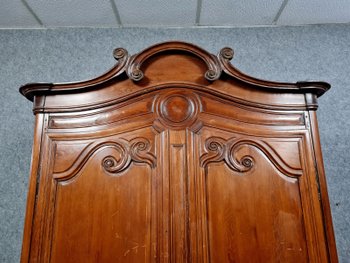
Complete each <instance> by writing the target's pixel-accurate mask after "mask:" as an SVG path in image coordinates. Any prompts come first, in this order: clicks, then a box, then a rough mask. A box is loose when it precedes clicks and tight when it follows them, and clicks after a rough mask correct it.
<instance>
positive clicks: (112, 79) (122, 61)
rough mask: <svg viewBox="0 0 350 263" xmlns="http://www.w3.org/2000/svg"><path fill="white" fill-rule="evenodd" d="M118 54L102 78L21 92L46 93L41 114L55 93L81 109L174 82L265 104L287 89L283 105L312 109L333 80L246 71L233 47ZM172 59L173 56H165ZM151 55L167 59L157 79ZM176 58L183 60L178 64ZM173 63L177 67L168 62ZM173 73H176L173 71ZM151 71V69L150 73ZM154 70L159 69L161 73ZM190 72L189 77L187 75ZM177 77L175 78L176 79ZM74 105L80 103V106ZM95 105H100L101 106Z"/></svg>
mask: <svg viewBox="0 0 350 263" xmlns="http://www.w3.org/2000/svg"><path fill="white" fill-rule="evenodd" d="M113 54H114V57H115V58H116V59H117V60H118V63H117V64H116V65H115V66H114V67H113V68H112V69H110V70H109V71H108V72H106V73H105V74H103V75H101V76H99V77H97V78H94V79H91V80H86V81H81V82H71V83H30V84H27V85H24V86H22V87H21V88H20V92H21V94H22V95H24V96H25V97H26V98H27V99H29V100H31V101H34V98H35V97H36V96H38V97H40V98H38V100H37V101H36V105H35V112H38V111H41V110H42V109H45V107H50V105H49V104H50V103H51V102H52V100H51V98H49V97H51V96H52V97H54V98H55V102H54V104H55V105H56V103H61V101H67V103H68V101H72V105H71V106H72V107H73V106H74V108H75V109H77V108H79V107H81V106H83V107H85V105H92V104H94V101H93V100H94V98H98V99H100V100H102V99H101V98H102V97H104V98H106V99H103V100H104V101H96V104H101V105H104V104H105V101H107V100H108V101H109V100H117V99H118V98H125V97H130V96H131V97H132V96H136V95H137V94H142V93H143V92H142V91H144V92H147V91H148V90H152V87H154V86H159V85H168V84H172V83H178V84H179V83H180V84H181V83H182V84H183V85H192V84H193V85H201V86H202V87H203V88H206V89H208V91H211V92H217V93H220V94H223V95H224V96H229V97H236V95H237V96H238V93H239V92H243V93H245V94H244V95H239V96H241V97H243V98H244V99H246V100H248V101H249V100H252V102H253V103H258V104H259V103H263V104H264V103H265V102H266V101H269V100H267V99H266V98H267V97H266V96H270V95H269V93H271V94H274V95H272V96H275V95H276V94H279V93H283V94H285V95H284V96H285V97H284V100H283V101H284V102H283V101H282V104H286V105H285V107H288V106H289V104H290V106H291V107H292V108H293V107H294V106H296V105H297V104H298V105H299V104H300V105H299V106H298V107H302V106H303V105H301V104H304V105H306V106H307V107H308V108H316V107H317V103H316V97H319V96H321V95H322V94H324V93H325V92H326V91H327V90H328V89H329V88H330V85H329V84H328V83H326V82H321V81H314V82H296V83H287V82H273V81H267V80H261V79H257V78H254V77H251V76H249V75H247V74H244V73H242V72H241V71H239V70H238V69H236V68H235V67H234V66H233V65H232V64H231V63H230V60H231V59H232V58H233V54H234V52H233V50H232V49H231V48H227V47H226V48H223V49H222V50H221V51H220V52H219V54H218V55H217V56H215V55H213V54H211V53H209V52H207V51H206V50H204V49H202V48H200V47H198V46H196V45H193V44H190V43H186V42H181V41H169V42H164V43H160V44H156V45H153V46H151V47H149V48H146V49H145V50H143V51H141V52H140V53H138V54H135V55H132V56H129V54H128V52H127V51H126V50H125V49H123V48H117V49H115V50H114V53H113ZM174 54H175V57H174ZM187 55H188V56H191V57H192V58H191V59H190V60H187V61H186V60H184V59H183V58H184V57H187ZM168 56H173V57H168ZM167 57H168V59H165V58H167ZM150 59H153V60H157V61H158V60H162V59H163V60H162V63H161V64H158V65H157V66H156V68H155V70H156V71H154V70H153V71H152V72H153V73H152V74H153V75H151V76H150V78H152V77H153V78H154V79H151V80H149V79H147V78H145V79H144V78H143V77H144V74H145V73H144V72H143V71H142V68H141V67H142V65H145V66H146V61H147V60H150ZM173 60H177V62H174V61H173ZM200 61H202V62H203V63H201V71H198V69H197V71H193V72H187V71H190V70H191V67H190V66H189V65H192V64H196V63H198V62H200ZM185 62H186V63H185ZM169 63H171V65H168V64H169ZM174 63H175V64H176V63H178V64H179V65H178V66H177V64H176V67H175V66H174V65H175V64H174ZM181 63H185V64H186V66H185V69H181ZM194 66H196V65H194ZM197 66H198V65H197ZM204 67H206V69H205V68H204ZM169 71H176V72H175V73H173V74H172V75H171V74H170V75H167V73H169ZM145 72H146V73H147V71H145ZM154 72H156V75H155V73H154ZM158 72H159V74H158ZM201 72H202V73H201ZM180 73H183V75H184V76H183V79H182V78H181V76H178V75H179V74H180ZM186 74H188V76H185V75H186ZM201 74H203V75H201ZM224 75H225V76H224ZM158 76H163V79H162V78H158ZM172 77H174V78H175V79H172ZM128 78H129V79H128ZM80 93H84V94H87V96H85V97H84V99H81V101H79V100H77V99H76V98H75V97H74V96H75V95H77V94H80ZM243 93H242V94H243ZM257 93H259V94H262V97H261V98H258V97H257V96H256V94H257ZM303 94H308V96H305V99H304V98H303V97H297V96H303ZM56 95H67V96H68V97H67V99H66V97H64V98H61V99H60V98H59V97H60V96H56ZM290 95H291V96H294V97H291V96H290ZM42 96H47V98H48V99H47V100H46V102H45V103H44V101H43V100H42V99H41V97H42ZM111 96H112V97H113V98H111ZM264 96H265V97H264ZM286 96H287V97H286ZM288 96H290V97H288ZM271 98H272V100H273V103H272V104H271V105H275V103H274V101H275V100H276V99H277V97H276V96H275V97H271ZM295 98H296V99H297V100H298V103H297V104H295V103H294V102H293V99H295ZM86 99H88V100H89V101H87V100H86ZM279 99H280V98H279ZM254 100H255V101H254ZM74 103H77V105H75V104H74ZM67 106H68V107H70V105H66V104H65V103H64V104H63V105H62V106H60V107H61V108H65V107H67ZM94 107H95V108H96V105H95V106H94Z"/></svg>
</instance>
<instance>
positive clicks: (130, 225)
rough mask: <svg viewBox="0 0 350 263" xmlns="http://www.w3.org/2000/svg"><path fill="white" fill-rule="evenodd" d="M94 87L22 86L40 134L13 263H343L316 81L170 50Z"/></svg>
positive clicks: (194, 50) (153, 53)
mask: <svg viewBox="0 0 350 263" xmlns="http://www.w3.org/2000/svg"><path fill="white" fill-rule="evenodd" d="M114 57H115V58H116V59H118V60H119V62H118V64H117V65H116V66H115V67H113V68H112V69H111V70H110V71H108V72H107V73H106V74H104V75H102V76H100V77H97V78H95V79H93V80H89V81H83V82H76V83H66V84H50V83H41V84H35V83H32V84H28V85H25V86H23V87H22V88H21V93H22V94H23V95H24V96H26V97H27V98H28V99H30V100H32V101H33V105H34V113H35V115H36V131H35V137H34V146H33V160H32V168H31V175H30V176H31V177H30V185H29V193H28V203H27V213H26V221H25V230H24V239H23V249H22V258H21V262H74V263H75V262H337V254H336V248H335V241H334V234H333V228H332V220H331V213H330V208H329V201H328V195H327V189H326V181H325V174H324V169H323V162H322V155H321V149H320V142H319V135H318V128H317V120H316V113H315V111H316V109H317V106H318V105H317V97H319V96H321V95H322V94H323V93H324V92H326V91H327V90H328V89H329V87H330V86H329V84H327V83H324V82H297V83H281V82H271V81H265V80H259V79H256V78H253V77H250V76H248V75H246V74H244V73H242V72H240V71H239V70H237V69H236V68H235V67H233V66H232V65H231V63H230V62H229V60H231V59H232V57H233V51H232V49H229V48H224V49H222V50H221V51H220V52H219V54H218V56H214V55H212V54H210V53H208V52H207V51H205V50H203V49H201V48H199V47H197V46H195V45H192V44H188V43H184V42H176V41H174V42H167V43H161V44H157V45H155V46H152V47H149V48H147V49H145V50H144V51H143V52H140V53H139V54H135V55H132V56H129V54H128V53H127V51H126V50H125V49H116V50H115V51H114Z"/></svg>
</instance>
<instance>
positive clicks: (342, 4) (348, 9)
mask: <svg viewBox="0 0 350 263" xmlns="http://www.w3.org/2000/svg"><path fill="white" fill-rule="evenodd" d="M349 22H350V1H349V0H334V1H333V0H307V1H305V0H289V2H288V4H287V5H286V7H285V9H284V11H283V12H282V14H281V16H280V18H279V19H278V21H277V24H279V25H298V24H299V25H300V24H321V23H322V24H323V23H349Z"/></svg>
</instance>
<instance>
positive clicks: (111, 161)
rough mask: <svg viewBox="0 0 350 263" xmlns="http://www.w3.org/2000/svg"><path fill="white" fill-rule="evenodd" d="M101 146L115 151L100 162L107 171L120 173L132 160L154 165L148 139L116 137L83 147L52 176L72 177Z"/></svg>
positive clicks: (152, 166) (64, 178)
mask: <svg viewBox="0 0 350 263" xmlns="http://www.w3.org/2000/svg"><path fill="white" fill-rule="evenodd" d="M103 148H112V149H113V150H114V151H115V154H109V155H108V156H106V157H104V158H103V159H102V162H101V165H102V167H103V169H104V170H105V171H107V172H108V173H112V174H117V173H120V172H122V171H124V170H125V169H127V168H128V167H129V166H130V164H131V162H132V161H134V162H136V163H146V164H148V165H149V166H150V167H151V168H154V167H156V157H155V156H154V154H153V153H152V152H151V143H150V141H149V140H148V139H146V138H144V137H137V138H135V139H132V140H131V141H127V140H124V139H118V140H116V141H107V142H101V143H98V144H94V145H91V146H89V147H87V148H85V149H84V151H83V152H82V153H81V154H80V156H79V158H78V159H77V160H76V161H75V162H74V163H73V165H72V166H71V167H69V168H68V169H67V170H65V171H62V172H59V173H54V175H53V176H54V178H56V179H60V180H66V179H69V178H72V177H74V176H75V175H76V174H77V173H78V172H79V171H80V170H81V169H82V168H83V166H84V165H85V164H86V163H87V161H88V160H89V158H91V156H92V155H93V154H94V153H95V152H97V151H98V150H100V149H103Z"/></svg>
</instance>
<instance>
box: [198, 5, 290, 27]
mask: <svg viewBox="0 0 350 263" xmlns="http://www.w3.org/2000/svg"><path fill="white" fill-rule="evenodd" d="M282 3H283V0H266V1H261V0H221V1H213V0H203V2H202V11H201V16H200V24H201V25H208V26H225V25H228V26H232V25H233V26H242V25H244V26H245V25H249V26H250V25H269V24H272V22H273V20H274V18H275V16H276V15H277V13H278V10H279V9H280V7H281V5H282Z"/></svg>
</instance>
